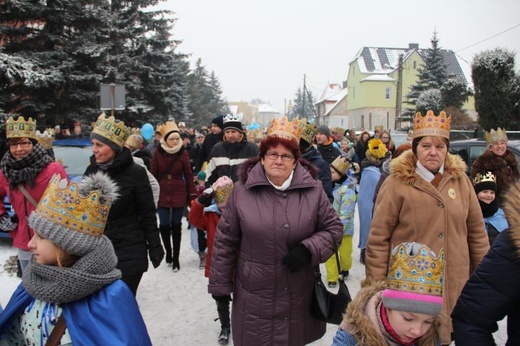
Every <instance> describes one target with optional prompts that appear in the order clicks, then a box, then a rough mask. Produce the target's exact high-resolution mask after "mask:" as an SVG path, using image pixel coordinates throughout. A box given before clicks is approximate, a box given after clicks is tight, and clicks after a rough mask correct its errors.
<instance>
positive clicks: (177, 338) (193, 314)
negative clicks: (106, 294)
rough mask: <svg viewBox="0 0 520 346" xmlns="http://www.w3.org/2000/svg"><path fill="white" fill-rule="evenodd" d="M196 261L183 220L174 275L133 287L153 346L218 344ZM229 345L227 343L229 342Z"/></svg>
mask: <svg viewBox="0 0 520 346" xmlns="http://www.w3.org/2000/svg"><path fill="white" fill-rule="evenodd" d="M355 224H356V235H355V236H354V254H353V259H354V261H353V268H352V269H351V270H350V276H349V278H348V279H347V286H348V288H349V290H350V293H351V295H352V296H354V295H355V294H356V293H357V292H358V291H359V284H360V282H361V281H362V280H363V279H364V278H365V267H364V266H363V265H362V264H361V263H360V262H359V250H358V249H357V248H356V245H357V236H358V233H359V232H358V225H359V222H358V218H357V213H356V222H355ZM14 254H15V250H14V249H12V248H11V247H10V245H9V243H8V242H6V241H4V240H2V241H0V303H1V304H2V306H5V304H7V301H8V300H9V297H10V296H11V294H12V292H13V291H14V290H15V288H16V287H17V286H18V284H19V283H20V279H19V278H17V277H16V274H13V275H10V274H8V273H7V272H5V271H4V268H3V264H4V263H5V261H6V259H7V258H8V257H9V256H10V255H14ZM198 265H199V259H198V255H197V254H196V253H195V252H194V251H193V250H192V248H191V245H190V234H189V231H188V230H187V224H186V223H184V230H183V238H182V246H181V270H180V271H179V272H177V273H174V272H173V271H172V268H171V266H168V265H167V264H166V263H164V262H163V263H162V264H161V265H160V266H159V268H157V269H153V267H152V266H151V265H150V269H149V270H148V272H146V273H145V274H144V276H143V280H142V281H141V284H140V286H139V289H138V291H137V301H138V304H139V307H140V309H141V313H142V315H143V318H144V320H145V322H146V325H147V327H148V332H149V334H150V337H151V339H152V342H153V344H154V345H172V344H175V345H218V343H217V337H218V334H219V332H220V323H219V321H218V320H217V321H215V319H216V318H217V309H216V305H215V302H214V301H213V299H212V298H211V295H209V294H208V293H207V278H205V277H204V271H203V270H201V269H199V268H198ZM322 272H324V270H322ZM499 326H500V330H499V331H498V332H496V333H495V341H496V342H497V345H504V344H505V341H506V333H505V330H506V325H505V320H504V321H502V322H500V323H499ZM232 328H233V327H232ZM336 329H337V326H336V325H332V324H329V325H327V333H326V334H325V335H324V336H323V337H322V338H321V339H320V340H318V341H316V342H314V343H312V344H311V345H315V346H322V345H323V346H324V345H330V344H331V343H332V338H333V336H334V334H335V333H336ZM229 344H230V345H232V344H233V343H232V341H231V342H230V343H229Z"/></svg>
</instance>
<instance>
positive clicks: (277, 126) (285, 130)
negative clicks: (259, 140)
mask: <svg viewBox="0 0 520 346" xmlns="http://www.w3.org/2000/svg"><path fill="white" fill-rule="evenodd" d="M267 136H272V137H280V138H286V139H292V140H296V142H297V143H300V121H299V120H298V118H294V119H293V120H291V121H289V119H287V117H286V116H283V117H281V118H280V119H279V120H276V118H273V120H272V121H271V125H269V128H268V129H267Z"/></svg>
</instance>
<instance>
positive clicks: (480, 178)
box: [473, 172, 497, 185]
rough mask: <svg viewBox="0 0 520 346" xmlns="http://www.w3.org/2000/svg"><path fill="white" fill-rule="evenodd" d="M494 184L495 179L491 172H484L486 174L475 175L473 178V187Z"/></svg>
mask: <svg viewBox="0 0 520 346" xmlns="http://www.w3.org/2000/svg"><path fill="white" fill-rule="evenodd" d="M487 182H490V183H496V182H497V179H496V177H495V175H494V174H493V173H491V172H486V174H482V173H477V174H476V175H475V177H474V178H473V185H477V184H481V183H487Z"/></svg>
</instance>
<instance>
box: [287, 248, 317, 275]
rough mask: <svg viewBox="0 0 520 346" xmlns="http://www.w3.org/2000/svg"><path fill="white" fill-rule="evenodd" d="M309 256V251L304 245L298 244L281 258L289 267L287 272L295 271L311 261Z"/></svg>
mask: <svg viewBox="0 0 520 346" xmlns="http://www.w3.org/2000/svg"><path fill="white" fill-rule="evenodd" d="M311 256H312V255H311V252H310V251H309V250H307V248H306V247H305V245H303V244H298V245H296V246H295V247H294V248H293V249H292V250H291V251H289V253H288V254H287V255H285V256H284V258H282V263H283V264H284V265H285V266H286V267H287V268H289V272H291V273H296V272H297V271H298V270H300V269H301V268H302V267H303V266H305V265H307V264H309V263H311Z"/></svg>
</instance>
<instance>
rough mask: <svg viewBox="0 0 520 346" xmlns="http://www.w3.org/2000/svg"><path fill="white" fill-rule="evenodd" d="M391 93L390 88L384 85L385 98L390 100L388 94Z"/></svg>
mask: <svg viewBox="0 0 520 346" xmlns="http://www.w3.org/2000/svg"><path fill="white" fill-rule="evenodd" d="M391 95H392V88H390V87H386V89H385V100H390V96H391Z"/></svg>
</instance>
